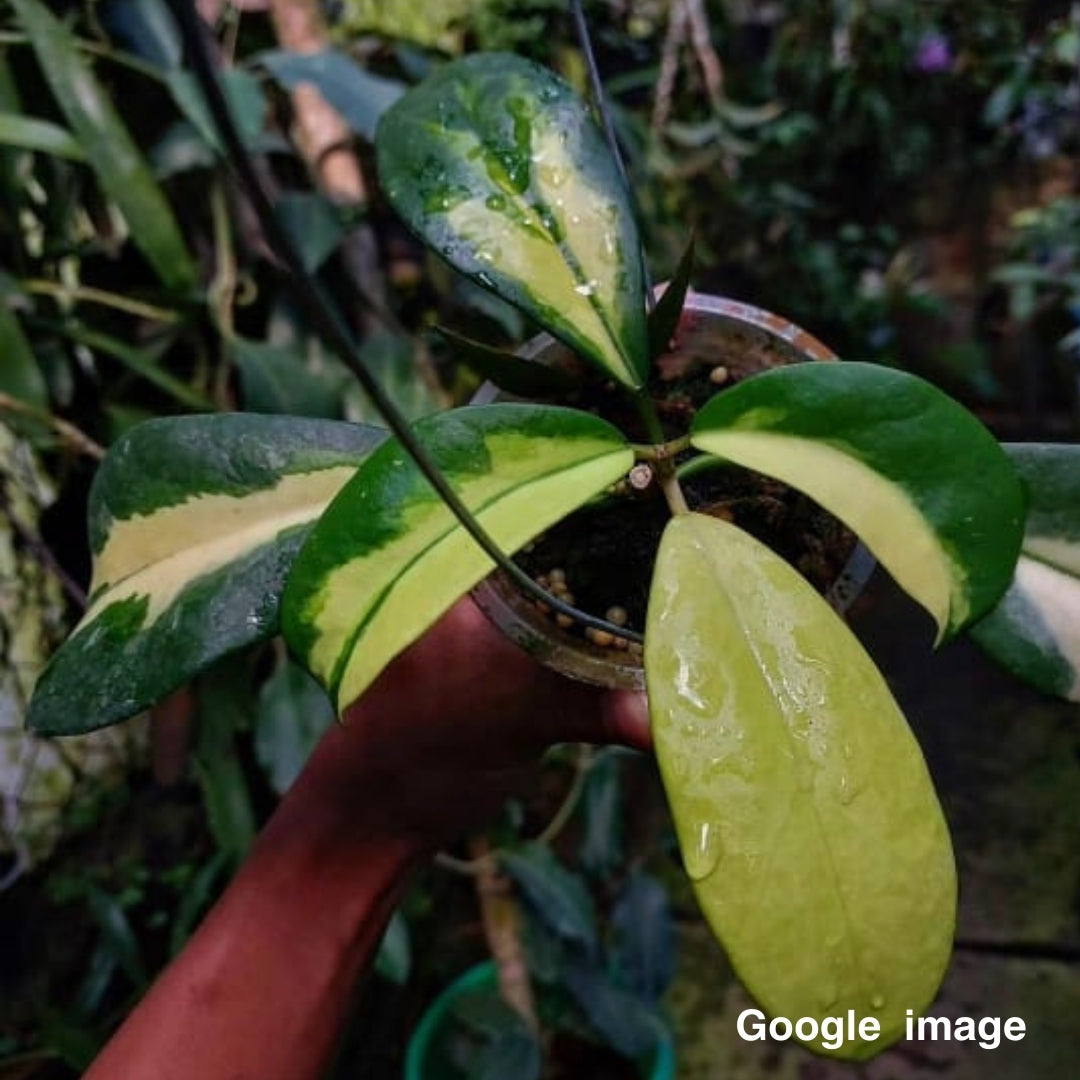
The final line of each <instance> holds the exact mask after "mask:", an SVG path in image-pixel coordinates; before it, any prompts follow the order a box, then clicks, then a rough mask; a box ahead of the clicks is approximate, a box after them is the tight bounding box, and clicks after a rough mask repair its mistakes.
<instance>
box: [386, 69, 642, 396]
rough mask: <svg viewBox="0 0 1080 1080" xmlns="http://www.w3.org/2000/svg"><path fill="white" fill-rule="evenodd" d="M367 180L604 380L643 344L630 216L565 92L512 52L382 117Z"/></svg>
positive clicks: (637, 367)
mask: <svg viewBox="0 0 1080 1080" xmlns="http://www.w3.org/2000/svg"><path fill="white" fill-rule="evenodd" d="M376 149H377V152H378V164H379V177H380V180H381V181H382V184H383V187H384V189H385V191H386V193H387V196H388V197H389V199H390V201H391V202H392V203H393V204H394V207H395V209H396V210H397V211H398V213H400V214H401V216H402V217H403V219H404V220H405V221H406V223H407V224H408V225H409V226H410V228H412V229H413V230H414V231H415V232H417V233H418V234H419V235H420V236H421V237H422V238H423V239H424V240H425V241H426V242H427V243H428V244H429V245H430V246H431V247H432V248H433V249H434V250H435V251H437V252H439V253H440V254H441V255H442V256H443V257H444V258H446V259H447V260H448V261H449V262H450V263H451V264H452V265H453V266H455V267H456V268H457V269H458V270H461V271H462V272H463V273H465V274H468V275H469V276H470V277H472V278H473V279H474V280H476V281H477V282H479V283H480V284H482V285H484V286H486V287H487V288H490V289H492V290H493V291H495V292H497V293H498V294H499V295H501V296H503V297H504V298H505V299H507V300H509V301H510V302H511V303H513V304H515V305H517V306H518V307H520V308H522V309H523V310H524V311H526V312H528V313H529V314H530V315H531V316H533V317H534V318H535V319H536V320H537V321H538V322H539V323H540V324H541V325H542V326H544V327H545V328H546V329H548V330H550V331H551V332H552V333H553V334H555V335H556V336H557V337H559V338H561V339H562V340H564V341H565V342H567V343H568V344H569V345H570V346H571V347H573V348H575V349H577V350H578V351H579V352H580V353H581V354H582V355H584V356H586V357H587V358H589V359H590V360H592V361H593V362H594V363H596V364H597V365H599V366H600V367H601V368H603V369H604V370H605V371H606V372H607V373H608V374H609V375H611V376H612V377H613V378H615V379H618V380H619V381H620V382H622V383H624V384H626V385H627V386H631V387H639V386H641V385H642V384H643V382H644V380H645V377H646V375H647V368H648V361H649V355H648V352H649V349H648V335H647V331H646V325H645V292H644V273H643V268H642V261H641V248H640V241H639V239H638V235H637V229H636V226H635V224H634V216H633V211H632V208H631V206H630V203H629V199H628V197H627V194H626V190H625V185H624V184H623V181H622V179H621V177H620V175H619V171H618V167H617V164H616V162H615V161H614V159H613V158H612V156H611V154H610V152H609V151H608V148H607V145H606V143H605V142H604V139H603V136H602V135H601V133H600V131H599V129H598V128H597V126H596V124H595V123H594V121H593V119H592V117H591V116H590V115H589V112H588V110H587V109H586V107H585V105H584V104H583V103H582V102H581V100H580V99H579V98H578V97H577V95H576V94H575V93H574V91H573V89H572V88H571V87H570V86H569V85H568V84H567V83H565V82H564V81H563V80H561V79H560V78H558V77H557V76H556V75H555V74H554V73H552V72H551V71H548V70H547V69H545V68H542V67H539V66H538V65H536V64H534V63H532V62H530V61H528V60H524V59H522V58H520V57H515V56H510V55H506V54H500V53H487V54H478V55H474V56H469V57H466V58H464V59H462V60H458V61H455V62H453V63H450V64H446V65H444V66H443V67H441V68H440V69H438V71H436V72H435V73H434V74H433V75H431V76H430V77H429V78H428V79H426V80H425V81H424V82H423V83H422V84H421V85H420V86H418V87H416V88H415V89H414V90H412V91H410V92H409V93H408V94H406V95H405V96H404V97H403V98H402V99H401V100H400V101H398V102H397V103H396V104H395V105H394V106H393V107H392V108H391V109H389V110H388V111H387V112H386V114H385V115H384V116H383V118H382V120H381V122H380V124H379V129H378V135H377V139H376Z"/></svg>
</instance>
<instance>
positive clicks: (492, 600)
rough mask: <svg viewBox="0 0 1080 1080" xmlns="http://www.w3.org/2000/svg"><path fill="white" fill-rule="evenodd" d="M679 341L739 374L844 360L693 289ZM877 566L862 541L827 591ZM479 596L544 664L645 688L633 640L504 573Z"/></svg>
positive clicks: (847, 593) (682, 348)
mask: <svg viewBox="0 0 1080 1080" xmlns="http://www.w3.org/2000/svg"><path fill="white" fill-rule="evenodd" d="M677 341H678V346H677V348H678V352H679V353H680V354H683V355H687V354H688V355H689V356H690V357H691V358H692V357H695V356H700V357H701V358H702V359H703V360H705V361H707V362H708V363H710V364H712V365H714V366H715V365H720V364H722V365H723V366H724V367H726V368H727V369H728V372H729V373H730V376H731V378H732V379H740V378H744V377H746V376H748V375H753V374H756V373H758V372H760V371H765V370H768V369H769V368H773V367H780V366H782V365H784V364H794V363H803V362H805V361H811V360H815V361H817V360H820V361H833V360H836V359H837V358H836V356H835V355H834V354H833V353H832V352H831V351H830V350H829V349H827V348H826V347H825V346H824V345H823V344H822V343H821V342H820V341H818V340H817V338H815V337H813V336H812V335H811V334H808V333H807V332H806V331H805V330H803V329H802V328H800V327H798V326H796V325H795V324H794V323H792V322H789V321H788V320H787V319H782V318H781V317H780V316H779V315H774V314H772V313H771V312H768V311H763V310H762V309H761V308H757V307H754V306H753V305H751V304H744V303H741V302H739V301H736V300H728V299H725V298H724V297H719V296H710V295H707V294H704V293H695V292H690V293H689V294H688V296H687V299H686V305H685V307H684V309H683V315H682V319H681V320H680V323H679V328H678V332H677ZM522 355H524V356H526V357H528V358H529V359H534V360H537V361H538V362H540V363H547V364H558V363H559V362H560V358H565V357H566V355H567V348H566V346H565V345H563V344H562V343H561V342H558V341H556V340H555V339H554V338H552V337H551V336H550V335H549V334H541V335H540V336H538V337H536V338H533V339H532V341H530V342H528V343H527V344H526V345H525V346H524V347H523V348H522ZM498 394H499V392H498V390H497V389H496V388H495V387H494V386H492V385H491V384H487V385H485V386H484V387H482V388H481V390H480V391H479V393H478V394H477V395H476V398H475V399H474V401H475V402H476V403H477V404H486V403H487V402H489V401H492V400H494V399H495V398H496V397H497V396H498ZM874 566H875V562H874V558H873V556H872V555H871V554H870V553H869V551H867V550H866V548H865V547H863V546H862V544H856V546H855V548H854V549H853V550H852V553H851V555H850V557H849V558H848V560H847V563H846V564H845V566H844V567H843V569H842V570H841V571H840V573H839V574H838V575H837V577H836V579H835V581H834V582H833V583H832V584H831V586H830V587H829V588H828V589H827V590H826V593H825V598H826V599H827V600H828V601H829V603H830V604H832V606H833V607H834V608H835V609H836V610H837V611H839V612H841V613H843V612H844V611H846V610H847V609H848V608H849V607H850V606H851V604H852V603H853V602H854V600H855V598H856V597H857V596H858V595H859V594H860V593H861V592H862V590H863V588H864V587H865V585H866V583H867V581H868V580H869V578H870V574H871V573H872V572H873V569H874ZM472 595H473V599H474V600H475V601H476V603H477V605H478V606H479V607H480V609H481V610H482V611H483V612H484V613H485V614H486V615H487V617H488V618H489V619H490V620H491V621H492V622H493V623H494V624H495V625H496V626H497V627H498V628H499V629H500V630H501V631H502V632H503V633H504V634H505V635H506V636H507V637H509V638H510V640H512V641H514V642H515V643H517V644H518V645H519V646H520V647H521V648H523V649H525V651H526V652H528V653H530V654H531V655H532V656H534V657H535V658H536V659H537V660H538V661H539V662H540V663H542V664H545V665H546V666H548V667H551V668H554V669H555V670H556V671H559V672H561V673H562V674H564V675H567V676H569V677H570V678H573V679H578V680H580V681H582V682H588V683H594V684H596V685H598V686H608V687H617V688H623V689H630V690H640V689H642V688H644V685H645V675H644V671H643V669H642V666H641V649H640V647H637V646H631V647H630V648H629V649H627V650H626V651H615V650H612V649H606V648H601V647H598V646H596V645H593V644H591V643H590V642H588V641H586V640H584V639H582V638H581V637H579V636H577V635H575V634H572V633H568V632H566V631H564V630H561V629H560V628H559V627H558V626H556V625H555V624H554V622H552V620H551V619H549V618H548V617H546V616H545V615H544V614H542V613H541V612H540V611H539V610H538V609H537V608H536V606H535V605H534V604H533V602H532V601H531V600H529V599H527V598H525V597H523V596H522V595H521V594H520V593H519V592H518V590H517V588H516V587H515V586H514V584H513V582H511V581H510V580H509V579H508V578H507V577H506V576H505V575H503V574H501V573H498V572H497V573H494V574H492V575H491V576H490V577H488V578H486V579H485V580H484V581H483V582H481V584H480V585H478V586H477V587H476V588H475V589H474V590H473V594H472Z"/></svg>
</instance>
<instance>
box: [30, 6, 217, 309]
mask: <svg viewBox="0 0 1080 1080" xmlns="http://www.w3.org/2000/svg"><path fill="white" fill-rule="evenodd" d="M12 3H13V6H14V8H15V12H16V15H17V16H18V19H19V22H20V23H22V25H23V28H24V29H25V30H26V32H27V34H29V36H30V40H31V42H32V44H33V47H34V52H35V53H36V55H37V59H38V63H39V64H40V66H41V71H42V74H43V75H44V76H45V79H46V81H47V82H48V84H49V87H50V88H51V90H52V92H53V95H54V96H55V98H56V101H57V104H58V105H59V106H60V111H61V112H62V113H63V114H64V118H65V120H66V121H67V124H68V127H69V128H70V129H71V132H72V134H73V135H74V137H75V138H76V139H77V140H78V142H79V144H80V145H81V146H82V148H83V151H84V153H85V154H86V157H87V160H88V161H89V162H90V164H91V166H92V168H93V170H94V172H95V174H96V175H97V178H98V181H99V182H100V184H101V186H102V189H103V190H104V191H105V193H106V194H107V195H108V196H109V198H110V199H112V200H113V201H114V202H115V203H116V205H117V206H118V207H119V208H120V211H121V213H122V214H123V215H124V218H125V220H126V221H127V224H128V228H129V229H130V230H131V238H132V241H133V242H134V243H135V244H136V246H138V247H139V248H140V249H141V250H142V252H143V254H144V255H145V256H146V258H147V260H148V261H149V262H150V264H151V265H152V266H153V267H154V269H155V270H156V271H157V273H158V276H159V277H160V278H161V280H162V281H163V282H164V283H165V285H167V286H168V287H169V288H172V289H176V290H178V291H182V292H186V291H187V290H189V289H191V288H192V287H193V286H194V285H195V283H196V281H197V274H196V271H195V264H194V263H193V262H192V261H191V257H190V255H189V254H188V250H187V247H186V245H185V244H184V239H183V236H182V234H181V232H180V228H179V226H178V225H177V223H176V218H175V217H174V216H173V213H172V209H171V207H170V206H169V204H168V202H167V201H166V200H165V197H164V195H162V193H161V189H160V188H159V187H158V186H157V182H156V180H155V179H154V175H153V173H152V172H151V171H150V168H149V166H148V165H147V164H146V161H145V160H144V159H143V157H142V155H141V154H140V153H139V150H138V148H137V147H136V146H135V144H134V142H133V141H132V139H131V136H130V135H129V134H128V131H127V128H126V127H125V126H124V124H123V122H122V121H121V119H120V117H119V116H118V115H117V112H116V109H115V108H114V107H113V104H112V102H111V101H110V100H109V96H108V94H106V92H105V90H104V88H103V87H102V86H101V84H100V83H99V82H98V80H97V79H96V78H95V76H94V74H93V72H92V71H91V70H90V68H89V66H88V65H87V63H86V61H85V60H84V59H83V57H82V55H81V54H80V52H79V50H78V49H77V48H76V45H75V40H74V38H73V37H72V36H71V34H70V32H69V31H68V30H67V28H66V27H65V26H63V24H61V23H60V22H58V21H57V20H56V18H55V17H54V16H53V15H52V14H51V13H50V12H49V10H48V8H47V7H45V5H44V4H43V3H42V2H41V0H12Z"/></svg>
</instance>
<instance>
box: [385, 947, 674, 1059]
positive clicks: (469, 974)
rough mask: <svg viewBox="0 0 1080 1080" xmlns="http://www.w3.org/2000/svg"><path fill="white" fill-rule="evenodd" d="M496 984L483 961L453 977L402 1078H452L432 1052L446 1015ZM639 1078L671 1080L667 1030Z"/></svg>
mask: <svg viewBox="0 0 1080 1080" xmlns="http://www.w3.org/2000/svg"><path fill="white" fill-rule="evenodd" d="M496 985H497V977H496V973H495V962H494V961H493V960H489V961H487V963H484V964H478V965H477V966H476V967H474V968H470V969H469V970H468V971H466V972H465V974H464V975H462V976H461V977H460V978H458V979H455V980H454V982H452V983H451V984H450V985H449V986H448V987H447V988H446V989H445V990H444V991H443V992H442V993H441V994H440V995H439V996H438V997H437V998H436V999H435V1000H434V1001H433V1002H432V1003H431V1007H430V1008H429V1009H428V1010H427V1012H426V1013H424V1015H423V1017H422V1018H421V1020H420V1024H419V1026H418V1027H417V1029H416V1031H415V1032H414V1033H413V1037H412V1038H411V1039H410V1040H409V1048H408V1051H407V1052H406V1054H405V1080H456V1077H457V1075H458V1074H457V1073H456V1071H454V1070H453V1069H452V1068H451V1067H450V1066H449V1065H448V1064H446V1063H445V1062H442V1061H440V1060H438V1059H437V1058H435V1057H434V1056H433V1055H432V1049H433V1048H435V1047H437V1046H438V1043H439V1034H440V1032H441V1030H442V1028H443V1025H444V1024H445V1022H446V1019H447V1014H448V1013H449V1012H450V1010H451V1009H452V1008H453V1007H454V1005H455V1004H456V1003H457V1002H458V1000H459V999H460V998H462V997H464V996H465V995H467V994H470V993H472V992H474V991H476V990H494V989H495V987H496ZM641 1076H642V1080H675V1047H674V1044H673V1043H672V1041H671V1035H670V1034H669V1033H667V1032H664V1034H663V1035H662V1036H661V1037H660V1040H659V1042H658V1043H657V1045H656V1050H655V1051H654V1052H653V1056H652V1060H651V1061H648V1062H646V1063H645V1064H644V1065H643V1066H642V1072H641Z"/></svg>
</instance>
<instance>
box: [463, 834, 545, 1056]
mask: <svg viewBox="0 0 1080 1080" xmlns="http://www.w3.org/2000/svg"><path fill="white" fill-rule="evenodd" d="M470 847H471V849H472V854H473V856H474V861H475V862H476V863H477V865H478V866H480V867H481V869H480V870H479V871H478V872H477V875H476V896H477V899H478V900H479V902H480V917H481V920H482V921H483V924H484V937H485V938H486V939H487V943H488V948H489V949H490V950H491V955H492V957H493V958H494V960H495V969H496V971H497V972H498V976H499V993H500V995H501V996H502V999H503V1001H505V1002H506V1003H507V1005H509V1006H510V1007H511V1008H512V1009H513V1010H514V1011H515V1012H516V1013H517V1014H518V1015H519V1016H520V1017H521V1018H522V1020H524V1021H525V1025H526V1026H527V1027H528V1029H529V1030H530V1031H531V1032H532V1033H533V1034H534V1035H538V1034H539V1032H540V1021H539V1019H538V1018H537V1014H536V1000H535V998H534V997H533V991H532V983H531V982H530V981H529V965H528V963H527V961H526V959H525V949H524V948H523V946H522V944H521V912H520V911H519V910H518V905H517V900H515V898H514V894H513V891H512V889H511V886H510V882H509V881H508V880H507V879H506V878H505V877H504V876H503V875H502V874H500V873H499V871H498V864H497V862H496V861H495V859H494V858H493V856H492V854H491V849H490V848H489V847H488V843H487V840H486V839H484V837H482V836H478V837H476V838H475V839H474V840H473V841H472V843H471V844H470Z"/></svg>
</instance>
